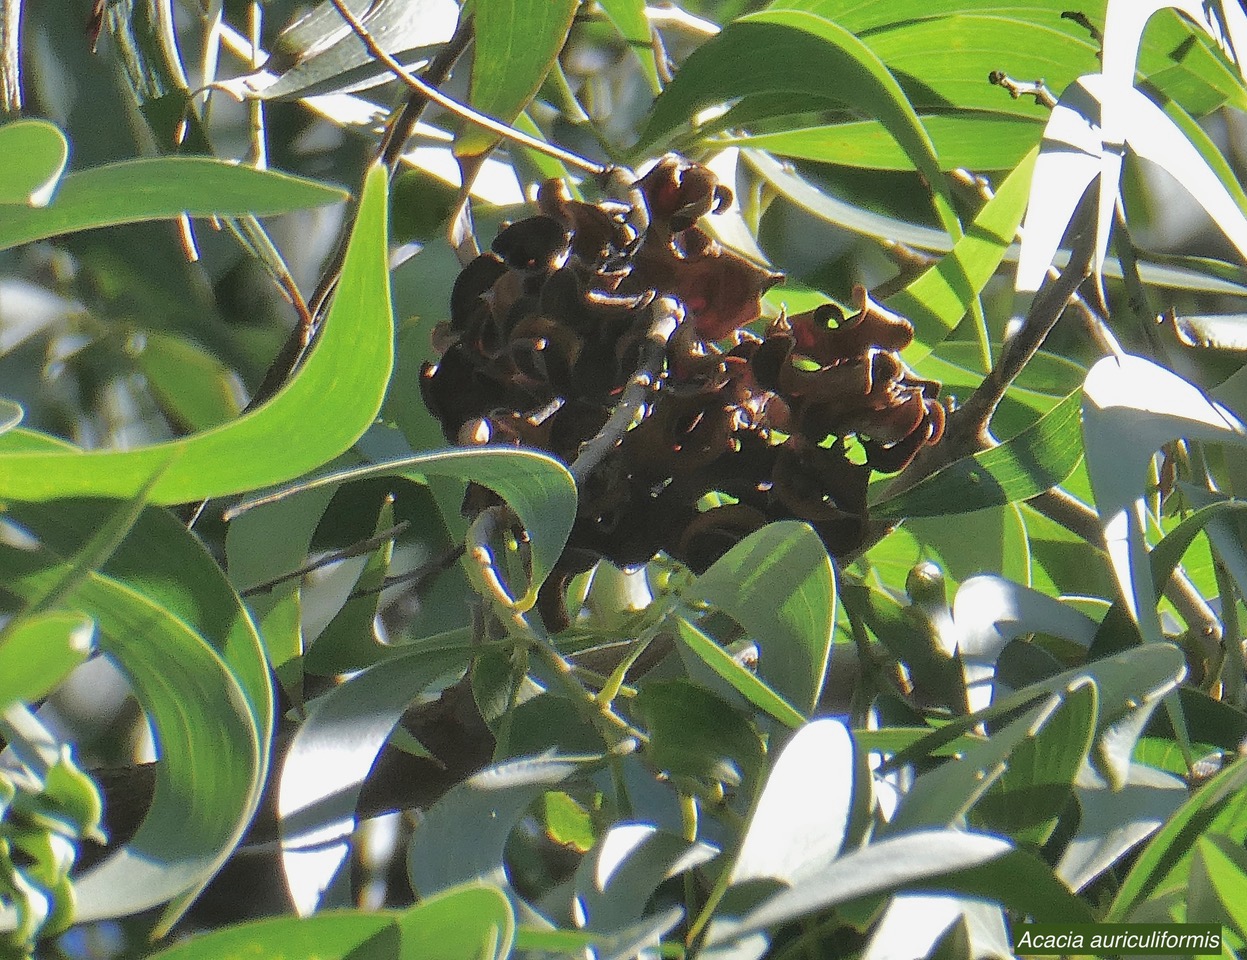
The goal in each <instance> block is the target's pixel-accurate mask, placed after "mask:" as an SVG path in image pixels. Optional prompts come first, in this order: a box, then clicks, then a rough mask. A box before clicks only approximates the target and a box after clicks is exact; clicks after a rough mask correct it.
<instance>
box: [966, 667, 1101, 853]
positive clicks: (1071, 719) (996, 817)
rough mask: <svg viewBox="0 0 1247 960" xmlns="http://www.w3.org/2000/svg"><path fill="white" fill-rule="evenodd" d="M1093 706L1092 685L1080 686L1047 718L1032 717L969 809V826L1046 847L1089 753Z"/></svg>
mask: <svg viewBox="0 0 1247 960" xmlns="http://www.w3.org/2000/svg"><path fill="white" fill-rule="evenodd" d="M1098 706H1099V705H1098V702H1097V695H1096V688H1095V684H1094V683H1084V684H1082V685H1081V686H1078V687H1075V688H1074V689H1073V690H1071V691H1069V692H1068V693H1066V695H1065V696H1064V697H1063V698H1062V700H1061V703H1060V705H1059V706H1058V707H1057V708H1056V710H1055V712H1054V713H1053V714H1052V715H1050V716H1043V717H1040V718H1038V722H1037V723H1036V724H1035V725H1034V726H1033V727H1032V728H1031V729H1029V730H1028V731H1027V736H1026V738H1025V739H1023V740H1022V741H1021V742H1020V743H1019V744H1018V745H1017V746H1016V747H1015V748H1014V749H1013V750H1012V751H1011V752H1010V753H1009V756H1008V759H1007V760H1006V761H1005V765H1006V766H1005V770H1004V773H1003V774H1002V775H1001V776H1000V779H999V780H997V781H996V782H995V783H994V784H992V786H991V788H990V789H989V790H988V791H987V793H986V794H985V795H984V796H983V797H982V798H981V799H980V800H979V802H978V803H977V804H975V805H974V809H973V810H972V812H971V822H972V823H973V824H974V825H975V827H976V828H977V829H979V830H982V831H984V832H992V833H1004V834H1007V835H1008V836H1011V837H1013V838H1014V839H1015V840H1016V841H1018V842H1019V843H1026V844H1031V845H1033V846H1036V847H1038V846H1040V845H1042V844H1043V843H1045V842H1047V840H1048V837H1049V835H1050V834H1051V833H1052V828H1053V827H1054V826H1055V825H1056V818H1057V817H1058V816H1060V814H1061V812H1062V810H1064V808H1065V806H1066V804H1067V803H1068V802H1069V800H1070V797H1071V796H1072V794H1073V789H1074V780H1075V778H1076V777H1077V776H1078V772H1079V770H1080V769H1081V768H1082V766H1083V763H1084V762H1085V761H1086V759H1087V755H1088V752H1089V751H1090V750H1091V745H1092V741H1093V738H1094V735H1095V727H1096V716H1097V714H1098V712H1099V709H1098ZM1015 722H1016V721H1015ZM992 739H993V740H995V739H996V736H995V735H993V736H992Z"/></svg>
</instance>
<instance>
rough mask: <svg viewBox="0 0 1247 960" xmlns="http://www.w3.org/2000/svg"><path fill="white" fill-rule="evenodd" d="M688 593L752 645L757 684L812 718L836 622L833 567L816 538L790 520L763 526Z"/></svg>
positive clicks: (736, 546)
mask: <svg viewBox="0 0 1247 960" xmlns="http://www.w3.org/2000/svg"><path fill="white" fill-rule="evenodd" d="M693 591H694V593H695V595H696V596H698V597H700V598H702V599H703V600H706V601H708V602H710V603H713V604H714V605H715V606H717V607H718V608H719V609H721V610H722V611H723V612H724V613H726V614H727V615H728V616H730V617H731V618H732V619H734V620H735V621H736V622H737V623H739V624H740V625H741V626H742V627H744V628H745V630H747V631H748V632H749V634H750V636H752V637H753V638H754V639H755V640H757V642H758V645H759V647H760V649H761V657H760V659H759V663H758V673H759V674H760V675H761V677H762V679H763V680H765V681H766V682H767V684H768V685H769V686H770V687H771V688H772V689H774V690H775V691H776V692H777V693H779V694H780V695H781V696H783V697H784V698H785V699H786V700H787V701H788V702H790V703H792V704H794V705H796V706H797V707H798V708H799V709H801V710H803V711H807V712H809V711H813V709H814V706H815V704H817V703H818V695H819V692H820V691H821V690H822V688H823V675H824V674H825V673H826V672H827V658H828V656H829V655H830V653H831V639H832V632H833V631H834V630H835V623H836V574H835V568H834V567H833V566H832V564H831V558H830V557H828V556H827V548H826V547H824V546H823V542H822V540H821V539H819V536H818V534H816V533H815V532H814V530H813V529H812V528H810V527H809V526H807V525H806V524H804V523H798V522H796V521H782V522H780V523H772V524H768V525H767V526H765V527H763V528H762V529H761V530H758V531H756V532H755V533H752V534H750V535H749V536H748V537H746V538H745V539H744V540H742V541H741V542H740V543H738V544H736V545H735V546H734V547H732V549H731V550H729V551H728V552H727V553H725V554H724V555H723V556H722V557H720V558H719V559H718V560H717V561H715V563H714V565H713V566H711V567H710V569H709V570H707V571H706V572H705V573H703V574H702V575H701V576H700V577H698V578H697V582H696V584H695V585H694V587H693Z"/></svg>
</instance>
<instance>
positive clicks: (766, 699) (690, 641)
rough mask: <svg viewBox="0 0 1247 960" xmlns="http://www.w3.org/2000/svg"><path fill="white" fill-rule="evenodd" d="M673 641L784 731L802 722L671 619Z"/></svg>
mask: <svg viewBox="0 0 1247 960" xmlns="http://www.w3.org/2000/svg"><path fill="white" fill-rule="evenodd" d="M675 625H676V641H677V642H678V643H679V644H680V645H681V646H683V647H687V648H688V649H689V650H690V651H691V652H692V654H693V655H694V656H696V657H697V658H699V659H700V660H701V661H702V662H703V663H705V664H706V666H708V667H709V668H710V669H711V670H713V671H714V672H715V673H716V674H718V675H719V676H720V677H722V678H723V679H724V680H726V681H727V682H728V683H729V684H731V685H732V687H733V688H734V689H735V690H736V692H737V693H739V694H740V695H741V696H742V697H744V698H745V699H746V700H748V701H749V702H750V703H752V704H753V705H754V706H755V707H757V708H758V709H759V710H762V711H763V712H765V713H767V714H769V715H770V716H772V717H774V718H775V719H776V720H778V721H779V722H780V723H782V724H784V725H785V726H787V727H790V728H792V729H794V730H795V729H796V728H798V727H800V726H801V725H803V724H804V723H805V722H806V718H805V716H804V715H803V714H802V713H801V712H800V711H798V710H796V709H795V708H794V707H793V706H792V704H790V703H789V702H788V701H787V700H785V699H784V698H783V697H781V696H780V695H779V694H778V693H776V692H775V691H774V690H772V689H771V688H770V687H768V686H767V685H766V684H765V683H764V682H763V681H761V680H759V679H758V678H757V677H756V676H754V675H753V674H752V673H750V672H749V671H748V670H746V669H745V667H744V666H743V665H742V664H740V663H739V662H738V661H737V660H735V659H734V658H733V657H732V655H731V654H729V653H728V652H727V651H726V650H724V649H723V648H722V647H721V646H719V645H718V644H717V643H715V642H714V641H713V640H711V639H710V638H709V637H708V636H706V635H705V634H704V633H702V632H701V631H700V630H698V629H697V628H696V627H695V626H693V625H692V624H691V623H689V622H688V621H687V620H685V619H683V618H682V617H676V618H675Z"/></svg>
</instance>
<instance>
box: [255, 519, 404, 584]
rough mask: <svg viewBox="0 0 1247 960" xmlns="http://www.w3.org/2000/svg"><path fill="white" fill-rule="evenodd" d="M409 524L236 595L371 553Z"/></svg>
mask: <svg viewBox="0 0 1247 960" xmlns="http://www.w3.org/2000/svg"><path fill="white" fill-rule="evenodd" d="M409 526H410V524H409V523H408V522H407V521H406V520H403V521H402V522H401V523H396V524H395V525H394V526H392V527H390V528H389V529H388V530H383V531H381V532H380V533H378V534H377V535H376V536H375V537H369V538H368V539H367V540H360V541H359V542H357V543H352V544H351V545H350V546H348V547H343V548H342V549H341V550H334V551H333V552H332V553H328V554H326V555H325V556H323V557H321V558H320V559H318V560H313V561H312V562H311V563H307V564H304V565H303V566H301V567H299V569H298V570H291V571H290V572H289V573H283V574H282V575H281V576H278V577H274V578H273V579H272V580H265V581H264V582H263V583H257V584H256V585H255V586H253V587H248V588H247V589H246V590H240V591H238V595H239V596H240V597H250V596H254V595H255V594H257V593H268V592H269V591H270V590H272V589H273V588H274V587H277V586H280V585H281V584H283V583H286V582H288V581H290V580H298V579H300V578H301V577H305V576H307V575H308V574H309V573H312V572H314V571H316V570H319V569H320V568H321V567H327V566H329V565H330V564H331V563H337V562H338V561H340V560H349V559H351V558H352V557H362V556H363V555H364V554H366V553H372V551H374V550H376V549H377V548H378V547H380V546H382V545H383V544H385V543H387V542H388V541H390V540H394V539H396V538H398V537H399V536H401V535H402V533H403V531H405V530H406V529H407V528H408V527H409Z"/></svg>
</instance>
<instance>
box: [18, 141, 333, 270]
mask: <svg viewBox="0 0 1247 960" xmlns="http://www.w3.org/2000/svg"><path fill="white" fill-rule="evenodd" d="M344 199H345V194H343V193H342V192H341V191H340V190H337V189H335V188H333V187H327V186H324V185H323V184H320V183H316V182H315V181H312V180H304V179H302V178H300V177H292V176H289V175H287V174H283V173H275V172H273V171H269V170H256V169H255V168H253V167H244V166H240V165H238V164H234V163H226V162H225V161H223V160H210V159H207V158H204V157H152V158H145V159H141V160H124V161H122V162H120V163H114V164H109V165H108V166H105V167H95V168H93V169H90V170H83V171H81V172H79V173H71V174H70V175H69V176H67V177H65V179H64V180H62V181H61V182H60V186H59V187H58V189H57V191H56V197H55V198H54V199H53V200H52V202H51V203H49V204H48V205H47V206H45V207H40V208H38V209H36V208H31V207H17V206H9V207H4V208H0V249H7V248H8V247H15V246H18V245H19V244H22V243H30V242H31V241H33V240H43V239H46V238H47V237H53V236H56V235H57V234H61V233H73V232H74V231H76V230H89V229H92V228H94V227H107V226H112V225H114V224H118V223H136V222H139V221H142V220H167V219H169V218H170V217H176V216H179V215H180V214H182V213H189V214H191V215H192V216H197V217H211V216H245V215H248V214H250V215H253V216H259V217H265V216H271V215H273V214H277V213H289V212H290V211H291V210H302V209H305V208H307V207H319V206H324V205H325V204H327V203H338V202H341V201H342V200H344Z"/></svg>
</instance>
